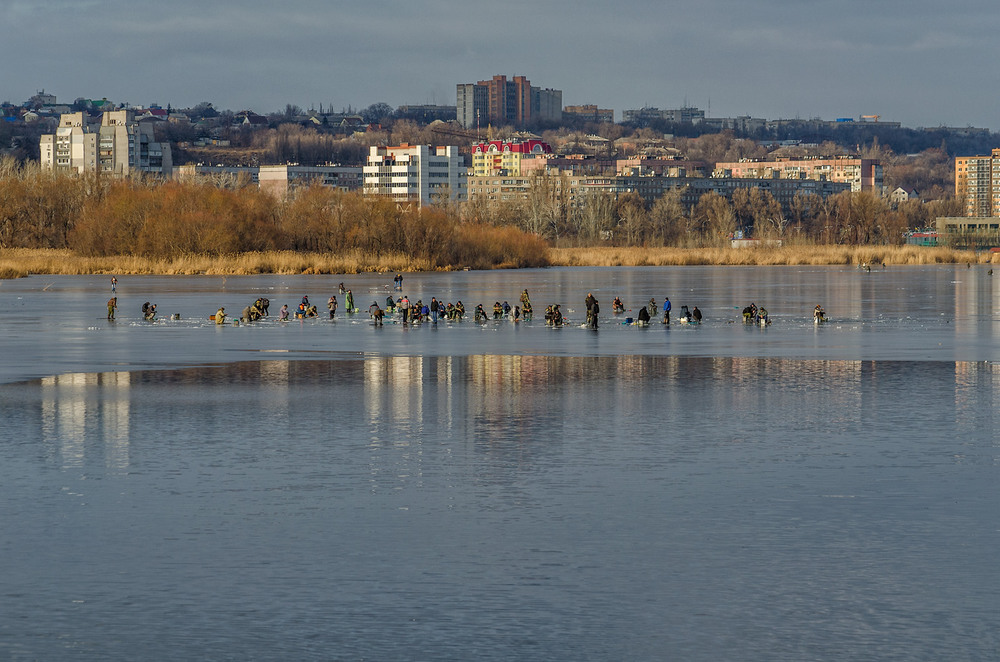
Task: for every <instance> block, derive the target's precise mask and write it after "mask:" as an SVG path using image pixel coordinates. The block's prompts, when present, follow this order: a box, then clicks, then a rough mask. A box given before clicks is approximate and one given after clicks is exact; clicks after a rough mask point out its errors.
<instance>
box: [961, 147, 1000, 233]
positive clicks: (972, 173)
mask: <svg viewBox="0 0 1000 662" xmlns="http://www.w3.org/2000/svg"><path fill="white" fill-rule="evenodd" d="M955 197H956V198H957V199H958V200H959V201H961V202H962V207H963V208H964V209H965V215H966V216H968V217H980V218H988V217H993V216H1000V149H994V150H993V152H992V154H990V155H989V156H960V157H957V158H956V159H955Z"/></svg>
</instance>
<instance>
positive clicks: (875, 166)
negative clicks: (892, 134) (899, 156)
mask: <svg viewBox="0 0 1000 662" xmlns="http://www.w3.org/2000/svg"><path fill="white" fill-rule="evenodd" d="M713 176H714V177H733V178H736V179H743V178H750V179H815V180H819V181H828V182H838V183H846V184H850V185H851V191H854V192H858V191H872V192H874V193H876V194H878V195H882V188H883V176H882V163H881V162H880V161H879V160H878V159H856V158H852V157H838V158H832V159H824V158H815V159H778V160H777V161H756V160H746V161H737V162H731V163H716V164H715V171H714V173H713Z"/></svg>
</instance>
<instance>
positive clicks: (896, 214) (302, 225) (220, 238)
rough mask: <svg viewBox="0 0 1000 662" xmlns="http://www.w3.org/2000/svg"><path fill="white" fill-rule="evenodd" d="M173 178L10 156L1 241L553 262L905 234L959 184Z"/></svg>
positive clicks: (939, 212) (90, 251) (175, 251)
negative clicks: (832, 191) (398, 193)
mask: <svg viewBox="0 0 1000 662" xmlns="http://www.w3.org/2000/svg"><path fill="white" fill-rule="evenodd" d="M220 183H221V182H216V181H214V180H211V179H203V180H197V181H193V182H166V183H164V182H161V181H159V180H156V179H153V178H145V177H134V178H126V179H120V178H108V177H101V176H100V175H97V174H87V175H61V174H56V173H52V172H43V171H41V170H40V168H39V167H38V166H37V164H22V163H19V162H17V161H15V160H13V159H5V160H2V161H0V248H6V247H18V248H69V249H72V250H74V251H77V252H78V253H80V254H84V255H140V256H146V257H175V256H178V255H184V254H208V255H221V254H231V253H239V252H247V251H270V250H294V251H313V252H326V253H336V252H339V251H346V250H354V249H359V250H362V251H365V252H366V253H369V254H372V255H380V254H389V253H404V254H409V255H413V256H414V257H419V258H421V259H426V260H428V261H429V262H430V263H431V264H432V265H433V266H435V267H449V266H450V267H457V266H471V267H477V268H479V267H482V268H487V267H492V266H497V265H507V266H529V265H540V264H544V261H545V257H544V256H545V248H546V242H550V243H552V244H555V245H621V246H626V245H627V246H679V247H696V246H723V245H726V243H727V242H728V241H729V240H730V239H731V238H732V237H733V236H734V235H737V234H738V233H742V234H743V236H748V237H750V236H752V237H756V238H774V239H783V240H786V241H792V242H795V241H799V242H810V243H817V244H879V245H895V244H901V243H903V241H904V234H905V232H906V231H907V230H908V229H915V228H924V227H928V226H930V225H933V223H934V220H935V218H936V217H938V216H958V215H961V213H962V210H961V208H960V205H959V204H958V203H957V202H956V200H955V199H954V198H948V199H944V200H937V201H931V202H921V201H919V200H911V201H906V202H903V203H901V204H899V205H898V206H892V205H890V204H889V203H888V202H887V201H886V200H884V199H883V198H881V197H880V196H878V195H875V194H873V193H870V192H861V193H851V192H843V193H839V194H837V195H834V196H830V197H828V198H825V199H824V198H821V197H819V196H817V195H802V196H797V197H796V198H795V199H794V200H793V201H792V202H791V204H790V205H788V206H787V208H783V207H782V205H780V204H779V203H778V202H777V201H776V200H775V199H774V197H773V196H772V195H771V194H770V193H769V192H767V191H763V190H761V189H758V188H746V189H738V190H736V191H735V192H734V193H733V195H732V199H727V198H725V197H723V196H721V195H719V194H717V193H714V192H709V193H706V194H704V195H702V196H700V198H698V200H697V201H696V202H695V203H694V204H691V203H690V202H686V192H685V190H684V189H681V188H678V189H673V190H670V191H668V192H667V193H665V194H664V195H662V196H660V197H659V198H657V199H656V200H655V201H646V200H644V199H643V198H641V197H640V196H639V195H638V194H636V193H625V194H611V193H603V192H601V193H590V194H587V195H586V196H585V197H582V198H580V199H573V198H570V197H569V196H568V193H567V192H568V191H569V187H568V186H566V185H565V183H564V182H559V181H558V176H541V177H539V178H538V179H536V180H535V182H534V184H533V185H532V186H531V187H530V188H529V190H528V193H527V196H526V197H524V198H521V199H514V200H505V201H502V202H498V201H487V200H484V199H482V198H479V199H475V200H472V201H468V202H462V203H457V202H450V201H448V200H446V199H442V200H441V201H440V202H439V204H436V205H434V206H430V207H425V208H423V209H419V210H416V211H410V210H406V209H403V208H401V207H400V206H398V205H396V204H395V203H394V202H392V201H389V200H385V199H377V198H366V197H363V196H361V195H360V194H357V193H348V192H343V191H338V190H334V189H330V188H325V187H322V186H319V185H316V186H312V187H310V188H305V189H300V190H299V191H297V192H296V193H295V194H293V195H291V196H289V197H288V198H287V199H284V200H279V199H276V198H274V197H273V196H271V195H270V194H268V193H265V192H261V191H260V190H259V189H257V188H256V187H254V186H250V185H248V184H247V182H245V181H243V182H227V183H225V185H220Z"/></svg>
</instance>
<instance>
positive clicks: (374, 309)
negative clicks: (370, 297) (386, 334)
mask: <svg viewBox="0 0 1000 662" xmlns="http://www.w3.org/2000/svg"><path fill="white" fill-rule="evenodd" d="M368 314H369V315H371V316H372V320H373V321H374V323H375V326H382V317H383V315H384V314H385V313H383V312H382V309H381V308H379V305H378V301H372V305H370V306H368Z"/></svg>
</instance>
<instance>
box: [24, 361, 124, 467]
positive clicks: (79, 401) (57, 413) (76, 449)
mask: <svg viewBox="0 0 1000 662" xmlns="http://www.w3.org/2000/svg"><path fill="white" fill-rule="evenodd" d="M131 381H132V375H131V374H130V373H128V372H106V373H72V374H67V375H58V376H55V377H46V378H44V379H42V380H41V381H40V385H41V399H40V412H41V430H42V439H43V441H44V442H45V443H46V444H47V445H49V446H50V447H53V448H56V449H57V452H58V456H59V460H60V463H61V464H62V466H64V467H81V466H83V464H84V462H85V460H86V455H87V451H88V449H89V448H91V447H92V445H91V444H89V443H88V442H92V441H94V440H99V444H98V445H97V446H96V447H95V451H96V449H97V448H99V449H100V452H101V453H102V454H103V457H104V462H105V464H106V466H107V467H109V468H111V469H125V468H126V467H128V463H129V432H130V429H131V428H130V422H129V413H130V410H131V394H130V386H131Z"/></svg>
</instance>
